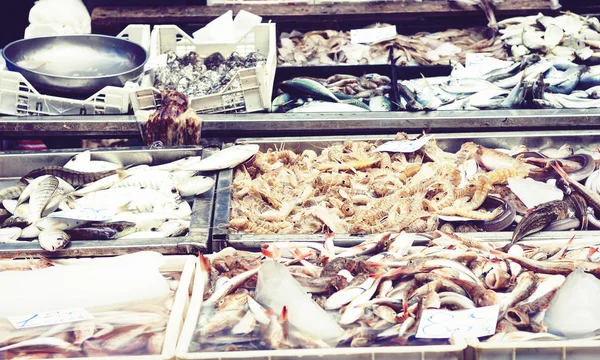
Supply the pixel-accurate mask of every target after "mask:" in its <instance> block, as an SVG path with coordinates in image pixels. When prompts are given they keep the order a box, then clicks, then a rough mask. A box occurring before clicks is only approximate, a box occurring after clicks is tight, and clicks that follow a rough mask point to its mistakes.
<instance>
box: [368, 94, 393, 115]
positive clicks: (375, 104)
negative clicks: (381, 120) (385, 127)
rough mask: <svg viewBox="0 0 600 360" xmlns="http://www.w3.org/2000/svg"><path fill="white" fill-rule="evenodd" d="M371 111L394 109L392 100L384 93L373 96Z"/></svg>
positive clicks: (370, 102) (370, 104)
mask: <svg viewBox="0 0 600 360" xmlns="http://www.w3.org/2000/svg"><path fill="white" fill-rule="evenodd" d="M369 108H370V109H371V111H392V102H391V101H390V99H388V98H387V97H385V96H383V95H378V96H373V97H372V98H371V99H369Z"/></svg>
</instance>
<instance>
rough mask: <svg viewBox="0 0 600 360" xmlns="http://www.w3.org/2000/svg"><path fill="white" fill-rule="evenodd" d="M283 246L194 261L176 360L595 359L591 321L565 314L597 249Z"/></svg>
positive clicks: (455, 242)
mask: <svg viewBox="0 0 600 360" xmlns="http://www.w3.org/2000/svg"><path fill="white" fill-rule="evenodd" d="M284 239H285V238H283V237H282V238H281V240H283V241H279V242H274V243H270V244H265V245H264V246H263V247H262V251H261V253H255V252H248V251H241V250H235V249H233V248H225V249H223V250H221V251H220V252H218V253H216V254H212V255H210V256H207V257H203V258H201V259H200V264H201V265H200V270H199V276H197V278H196V279H197V283H196V286H195V291H194V293H193V295H192V300H191V304H192V305H191V307H190V311H189V312H188V316H187V318H186V321H185V324H184V328H183V330H182V335H181V338H180V341H179V344H178V348H177V356H178V358H182V359H216V358H219V359H223V358H225V359H228V358H239V357H240V356H244V357H245V358H254V357H260V358H263V357H274V356H276V357H278V358H298V357H316V356H318V357H328V356H335V357H336V358H338V357H343V358H348V359H353V358H356V357H363V356H368V357H374V358H389V357H392V356H394V357H401V358H409V359H412V358H414V359H439V358H445V359H446V358H451V359H464V358H466V359H470V358H472V357H471V355H472V354H474V353H476V354H477V355H476V357H475V358H477V359H492V358H497V356H503V357H502V358H504V356H509V357H512V358H515V356H516V358H518V359H534V358H539V357H538V356H540V354H544V355H545V356H551V357H557V358H558V357H560V356H562V357H563V358H565V355H564V351H567V353H568V355H567V357H566V358H568V359H582V358H585V356H586V355H589V354H591V351H592V348H594V347H596V349H597V346H598V345H597V344H596V341H595V339H596V337H595V336H594V334H593V333H592V334H590V333H589V332H588V331H589V329H597V327H598V326H599V325H600V324H599V323H598V322H597V320H580V322H579V323H578V324H579V327H578V326H577V325H575V324H576V323H574V322H573V321H572V320H570V318H571V317H572V316H573V311H572V310H573V306H579V308H580V309H586V310H588V311H593V310H592V309H593V308H594V305H593V300H592V301H591V302H590V301H587V300H586V299H585V298H586V295H579V296H578V297H577V298H575V297H573V296H572V295H573V294H574V291H578V292H579V294H583V293H585V292H586V291H588V290H589V291H594V292H595V291H597V290H598V289H600V287H599V285H600V283H599V280H598V278H597V277H598V276H599V274H600V267H599V265H598V257H597V256H596V253H595V250H596V249H597V247H598V245H597V244H598V242H597V240H596V241H594V240H589V239H587V240H581V239H579V240H573V239H571V240H568V238H565V237H563V238H561V240H562V241H554V242H546V241H524V242H523V243H521V244H516V245H514V246H511V247H510V248H509V249H508V250H506V248H505V247H506V245H507V244H506V242H501V243H482V242H479V241H477V235H473V237H469V238H467V237H460V236H457V235H449V234H445V233H442V232H433V233H431V234H429V235H427V236H426V237H424V238H423V239H421V240H422V241H421V242H418V243H417V242H413V240H414V239H413V238H412V237H410V236H407V234H405V233H404V234H390V233H385V234H380V235H374V236H371V237H369V238H367V239H363V240H364V241H363V242H361V243H360V244H358V245H355V246H352V247H346V246H341V244H340V243H339V242H337V241H336V237H335V236H334V235H332V236H329V237H327V238H326V240H325V242H324V243H308V242H305V241H302V240H299V241H292V242H288V241H285V240H284ZM555 240H559V238H558V237H557V238H556V239H555ZM233 259H235V260H233ZM484 259H486V260H484ZM490 260H491V261H490ZM576 269H578V270H576ZM203 284H204V286H202V285H203ZM199 289H204V290H199ZM574 302H576V303H577V305H574ZM576 308H577V307H576ZM580 314H581V316H588V317H589V315H585V314H586V313H585V312H581V313H580ZM578 316H579V315H578ZM469 319H470V320H469ZM316 322H318V323H319V326H318V327H315V326H314V324H315V323H316ZM592 332H593V331H592ZM464 339H466V341H467V343H468V344H469V348H468V349H466V351H465V352H460V351H459V349H460V348H461V347H463V346H464V345H463V344H462V343H463V341H465V340H464ZM576 339H577V340H576ZM418 344H420V346H419V345H418ZM538 344H540V346H539V348H538V347H537V346H536V345H538ZM521 349H522V350H521ZM500 354H501V355H500ZM515 354H516V355H515Z"/></svg>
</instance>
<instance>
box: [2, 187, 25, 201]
mask: <svg viewBox="0 0 600 360" xmlns="http://www.w3.org/2000/svg"><path fill="white" fill-rule="evenodd" d="M26 187H27V186H26V185H15V186H11V187H7V188H5V189H2V190H0V202H2V201H4V200H11V199H16V198H18V197H19V196H20V195H21V194H22V193H23V190H25V188H26Z"/></svg>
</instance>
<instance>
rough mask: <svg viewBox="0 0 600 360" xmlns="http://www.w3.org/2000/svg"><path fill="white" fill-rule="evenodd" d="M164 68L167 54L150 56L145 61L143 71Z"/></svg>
mask: <svg viewBox="0 0 600 360" xmlns="http://www.w3.org/2000/svg"><path fill="white" fill-rule="evenodd" d="M165 66H167V54H162V55H157V56H151V57H150V58H149V59H148V61H146V65H144V71H150V70H152V69H154V68H159V67H165Z"/></svg>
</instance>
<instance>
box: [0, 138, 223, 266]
mask: <svg viewBox="0 0 600 360" xmlns="http://www.w3.org/2000/svg"><path fill="white" fill-rule="evenodd" d="M215 150H216V149H215V148H204V149H203V148H202V147H193V146H189V147H179V148H159V149H150V148H142V147H136V148H120V149H118V150H115V149H98V150H92V159H94V160H105V161H113V162H117V163H121V164H123V165H124V166H127V165H129V164H133V163H141V164H155V165H156V164H162V163H166V162H170V161H174V160H177V159H181V158H184V157H187V156H199V155H201V156H203V157H206V156H209V155H210V154H211V153H212V152H214V151H215ZM80 151H81V150H79V149H76V150H60V151H57V150H54V151H39V152H16V151H11V152H0V187H5V186H10V185H14V184H16V183H17V182H18V181H19V179H20V178H21V176H23V175H25V174H26V173H28V172H29V171H31V170H33V169H36V168H40V167H42V166H47V165H59V166H62V165H64V164H65V163H66V161H68V160H69V158H71V157H72V156H73V155H75V154H77V153H78V152H80ZM206 175H211V174H206ZM212 176H213V178H215V180H216V175H215V174H212ZM213 203H214V189H213V191H209V192H207V193H205V194H203V195H200V196H196V197H194V200H193V204H192V215H191V226H190V231H189V233H188V235H187V236H181V237H171V238H165V239H129V240H123V239H117V240H97V241H72V242H71V244H70V245H69V247H67V248H66V249H62V250H60V251H57V252H55V253H51V252H47V251H44V250H42V249H41V248H40V246H39V245H38V244H37V243H31V242H29V241H19V242H18V243H10V244H0V258H7V257H17V256H24V255H34V254H41V255H44V256H46V257H79V256H112V255H121V254H125V253H130V252H135V251H142V250H153V251H158V252H161V253H163V254H185V253H192V252H197V251H201V252H208V251H209V246H210V243H209V239H210V224H211V220H212V211H213Z"/></svg>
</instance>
